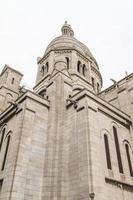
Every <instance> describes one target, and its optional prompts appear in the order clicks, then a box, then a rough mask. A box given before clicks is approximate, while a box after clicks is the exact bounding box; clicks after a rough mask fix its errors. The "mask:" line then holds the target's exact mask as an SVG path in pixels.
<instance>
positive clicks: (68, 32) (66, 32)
mask: <svg viewBox="0 0 133 200" xmlns="http://www.w3.org/2000/svg"><path fill="white" fill-rule="evenodd" d="M61 32H62V35H64V36H71V37H72V36H74V31H73V29H72V28H71V26H70V25H69V24H68V23H67V21H65V24H64V25H63V26H62V28H61Z"/></svg>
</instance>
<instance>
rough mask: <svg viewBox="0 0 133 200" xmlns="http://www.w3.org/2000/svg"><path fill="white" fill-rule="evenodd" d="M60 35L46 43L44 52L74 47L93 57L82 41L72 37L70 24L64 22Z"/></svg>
mask: <svg viewBox="0 0 133 200" xmlns="http://www.w3.org/2000/svg"><path fill="white" fill-rule="evenodd" d="M61 31H62V35H61V36H59V37H56V38H55V39H53V40H52V41H51V42H50V44H49V45H48V47H47V49H46V51H45V54H47V53H48V52H50V51H51V50H57V49H58V50H61V49H75V50H77V51H79V52H81V53H82V54H83V55H84V56H86V57H87V56H88V57H93V55H92V53H91V52H90V50H89V49H88V47H87V46H85V45H84V44H83V43H81V42H80V41H78V40H77V39H76V38H74V32H73V30H72V28H71V26H70V25H68V24H67V22H65V24H64V25H63V27H62V29H61Z"/></svg>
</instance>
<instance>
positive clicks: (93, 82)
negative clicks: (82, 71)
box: [91, 77, 95, 88]
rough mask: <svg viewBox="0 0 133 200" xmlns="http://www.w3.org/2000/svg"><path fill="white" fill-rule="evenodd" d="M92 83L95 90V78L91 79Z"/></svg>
mask: <svg viewBox="0 0 133 200" xmlns="http://www.w3.org/2000/svg"><path fill="white" fill-rule="evenodd" d="M91 82H92V86H93V88H94V86H95V81H94V78H93V77H92V78H91Z"/></svg>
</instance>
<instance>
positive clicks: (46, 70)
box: [46, 62, 49, 73]
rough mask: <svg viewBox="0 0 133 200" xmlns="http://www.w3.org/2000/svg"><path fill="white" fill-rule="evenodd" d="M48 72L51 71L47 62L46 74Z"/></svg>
mask: <svg viewBox="0 0 133 200" xmlns="http://www.w3.org/2000/svg"><path fill="white" fill-rule="evenodd" d="M48 70H49V63H48V62H47V63H46V72H47V73H48Z"/></svg>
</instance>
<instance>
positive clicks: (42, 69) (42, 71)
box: [41, 65, 45, 76]
mask: <svg viewBox="0 0 133 200" xmlns="http://www.w3.org/2000/svg"><path fill="white" fill-rule="evenodd" d="M44 70H45V69H44V65H43V66H42V68H41V74H42V76H44Z"/></svg>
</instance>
